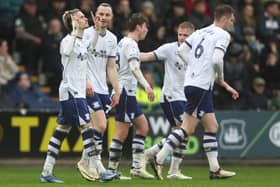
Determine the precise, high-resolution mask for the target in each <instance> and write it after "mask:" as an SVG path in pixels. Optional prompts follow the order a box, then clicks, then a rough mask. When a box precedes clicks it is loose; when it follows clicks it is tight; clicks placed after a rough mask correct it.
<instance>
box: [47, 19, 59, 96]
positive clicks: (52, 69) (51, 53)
mask: <svg viewBox="0 0 280 187" xmlns="http://www.w3.org/2000/svg"><path fill="white" fill-rule="evenodd" d="M63 36H64V33H63V32H62V29H61V23H60V21H59V19H57V18H53V19H51V20H50V22H49V27H48V32H47V33H46V34H45V36H44V38H43V48H44V51H43V71H44V73H45V74H46V78H47V84H48V85H49V86H50V87H51V93H50V94H51V95H52V96H57V93H58V87H59V83H60V80H61V78H62V77H61V75H62V67H61V63H60V53H59V46H60V41H61V40H62V38H63Z"/></svg>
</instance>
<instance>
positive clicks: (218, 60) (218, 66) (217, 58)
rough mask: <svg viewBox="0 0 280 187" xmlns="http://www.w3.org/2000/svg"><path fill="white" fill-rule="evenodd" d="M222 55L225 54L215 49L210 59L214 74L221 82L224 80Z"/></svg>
mask: <svg viewBox="0 0 280 187" xmlns="http://www.w3.org/2000/svg"><path fill="white" fill-rule="evenodd" d="M224 55H225V53H224V52H223V51H222V50H220V49H217V48H215V49H214V52H213V57H212V62H213V65H214V69H215V72H216V73H217V75H218V77H219V78H220V79H222V80H224V60H223V58H224Z"/></svg>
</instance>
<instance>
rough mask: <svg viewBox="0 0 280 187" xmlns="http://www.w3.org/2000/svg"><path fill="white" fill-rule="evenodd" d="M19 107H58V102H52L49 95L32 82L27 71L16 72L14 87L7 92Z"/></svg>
mask: <svg viewBox="0 0 280 187" xmlns="http://www.w3.org/2000/svg"><path fill="white" fill-rule="evenodd" d="M8 94H9V95H10V97H11V98H13V100H14V101H16V103H17V105H18V106H19V107H24V108H29V109H58V103H56V102H53V101H52V100H51V99H50V97H48V96H47V95H46V94H45V93H43V92H42V91H40V90H39V88H38V87H37V86H36V85H34V84H32V82H31V80H30V77H29V75H28V74H27V73H23V72H21V73H18V74H17V76H16V79H15V85H14V88H13V89H11V90H10V92H9V93H8Z"/></svg>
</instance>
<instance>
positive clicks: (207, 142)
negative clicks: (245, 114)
mask: <svg viewBox="0 0 280 187" xmlns="http://www.w3.org/2000/svg"><path fill="white" fill-rule="evenodd" d="M203 150H204V152H205V154H206V156H207V159H208V162H209V167H210V171H213V172H215V171H217V170H218V169H219V168H220V166H219V163H218V142H217V139H216V133H210V132H205V133H204V136H203Z"/></svg>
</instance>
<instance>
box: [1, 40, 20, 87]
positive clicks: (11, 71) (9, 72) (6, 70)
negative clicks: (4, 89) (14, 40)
mask: <svg viewBox="0 0 280 187" xmlns="http://www.w3.org/2000/svg"><path fill="white" fill-rule="evenodd" d="M8 50H9V48H8V43H7V41H6V40H4V39H0V87H1V85H5V84H7V83H8V81H9V80H11V79H13V78H14V77H15V75H16V73H17V71H18V70H17V65H16V63H15V62H14V61H13V59H12V58H11V56H10V55H9V53H8Z"/></svg>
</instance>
